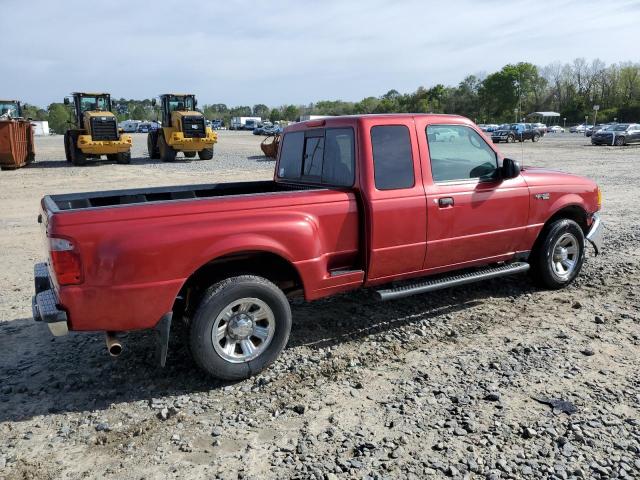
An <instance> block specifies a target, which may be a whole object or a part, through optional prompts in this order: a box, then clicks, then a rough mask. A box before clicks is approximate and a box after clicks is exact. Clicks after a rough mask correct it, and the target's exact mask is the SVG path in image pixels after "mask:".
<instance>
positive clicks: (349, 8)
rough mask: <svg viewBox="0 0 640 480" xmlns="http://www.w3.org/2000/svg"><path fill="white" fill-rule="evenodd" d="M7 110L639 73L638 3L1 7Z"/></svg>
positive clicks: (317, 96) (317, 95) (334, 0)
mask: <svg viewBox="0 0 640 480" xmlns="http://www.w3.org/2000/svg"><path fill="white" fill-rule="evenodd" d="M0 12H2V13H1V15H2V21H1V22H0V25H1V29H0V52H2V56H1V57H0V58H1V59H2V64H3V66H2V70H1V73H0V98H7V97H8V98H16V99H19V100H22V101H26V102H28V103H32V104H35V105H39V106H46V105H48V104H49V103H51V102H54V101H57V102H60V101H62V98H63V97H64V96H65V95H68V94H69V93H70V92H72V91H83V90H84V91H107V92H110V93H111V94H112V97H114V98H120V97H124V98H135V99H141V98H151V97H153V96H157V95H158V94H160V93H165V92H187V93H195V94H196V95H197V96H198V99H199V103H200V105H202V104H205V103H226V104H227V105H229V106H237V105H254V104H256V103H266V104H267V105H269V106H272V107H273V106H279V105H283V104H289V103H293V104H308V103H311V102H316V101H318V100H335V99H341V100H347V101H348V100H351V101H357V100H360V99H362V98H364V97H367V96H380V95H382V94H384V93H385V92H387V91H388V90H390V89H396V90H398V91H400V92H402V93H405V92H411V91H414V90H415V89H416V88H417V87H419V86H421V85H422V86H426V87H429V86H433V85H435V84H437V83H443V84H445V85H455V84H457V83H459V82H460V81H461V80H462V79H463V78H464V77H465V76H466V75H469V74H482V73H490V72H493V71H496V70H499V69H500V68H501V67H502V66H504V65H505V64H507V63H515V62H519V61H526V62H532V63H534V64H536V65H547V64H549V63H552V62H554V61H560V62H563V63H564V62H570V61H572V60H573V59H574V58H577V57H584V58H586V59H587V60H589V61H590V60H592V59H594V58H600V59H601V60H603V61H605V62H606V63H607V64H610V63H617V62H620V61H633V62H640V34H639V33H638V32H639V31H640V27H639V25H640V1H639V0H633V1H632V0H607V1H606V2H603V1H602V0H597V1H592V0H554V1H549V0H535V1H531V0H527V1H520V0H508V1H505V0H484V1H481V0H475V1H474V0H455V1H448V2H443V1H438V2H434V1H428V0H365V1H360V0H352V1H348V0H342V1H338V0H325V1H313V0H270V1H260V2H258V1H253V0H243V1H236V0H225V1H224V2H213V1H197V2H179V1H166V0H155V1H151V2H141V1H137V0H133V1H126V2H125V1H120V0H110V1H97V0H96V1H91V2H87V1H86V0H85V1H79V0H65V1H64V2H56V1H51V0H0Z"/></svg>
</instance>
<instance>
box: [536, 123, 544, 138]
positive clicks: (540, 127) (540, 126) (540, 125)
mask: <svg viewBox="0 0 640 480" xmlns="http://www.w3.org/2000/svg"><path fill="white" fill-rule="evenodd" d="M532 126H533V128H535V129H536V130H538V132H540V136H541V137H544V134H545V133H547V126H546V125H545V124H544V123H533V124H532Z"/></svg>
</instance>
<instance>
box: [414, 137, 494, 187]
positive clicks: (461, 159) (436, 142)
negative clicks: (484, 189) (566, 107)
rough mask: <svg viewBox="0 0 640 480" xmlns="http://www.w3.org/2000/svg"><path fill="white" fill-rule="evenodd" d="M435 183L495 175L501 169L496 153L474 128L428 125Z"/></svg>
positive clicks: (428, 139)
mask: <svg viewBox="0 0 640 480" xmlns="http://www.w3.org/2000/svg"><path fill="white" fill-rule="evenodd" d="M426 134H427V141H428V143H429V156H430V157H431V174H432V175H433V180H434V182H447V181H451V180H468V179H472V178H478V179H481V180H482V179H489V178H492V177H493V176H494V175H495V173H496V170H497V168H498V161H497V158H496V154H495V152H494V151H493V150H492V149H491V147H489V145H487V142H485V141H484V139H483V138H482V137H481V136H480V135H479V134H478V133H477V132H476V131H475V130H473V129H472V128H469V127H466V126H464V125H429V126H428V127H427V131H426Z"/></svg>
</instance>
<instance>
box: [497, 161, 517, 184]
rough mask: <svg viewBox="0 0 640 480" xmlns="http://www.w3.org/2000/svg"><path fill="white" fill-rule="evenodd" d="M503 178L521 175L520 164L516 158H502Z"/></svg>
mask: <svg viewBox="0 0 640 480" xmlns="http://www.w3.org/2000/svg"><path fill="white" fill-rule="evenodd" d="M501 173H502V178H504V179H508V178H516V177H517V176H518V175H520V164H519V163H518V162H516V161H515V160H511V159H510V158H505V159H503V160H502V171H501Z"/></svg>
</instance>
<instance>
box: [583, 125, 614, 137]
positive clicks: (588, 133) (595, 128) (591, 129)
mask: <svg viewBox="0 0 640 480" xmlns="http://www.w3.org/2000/svg"><path fill="white" fill-rule="evenodd" d="M608 126H609V124H608V123H600V124H598V125H589V126H588V127H587V128H586V130H585V132H584V134H585V136H587V137H590V136H591V135H593V133H594V132H597V131H598V130H602V129H604V128H607V127H608Z"/></svg>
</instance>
